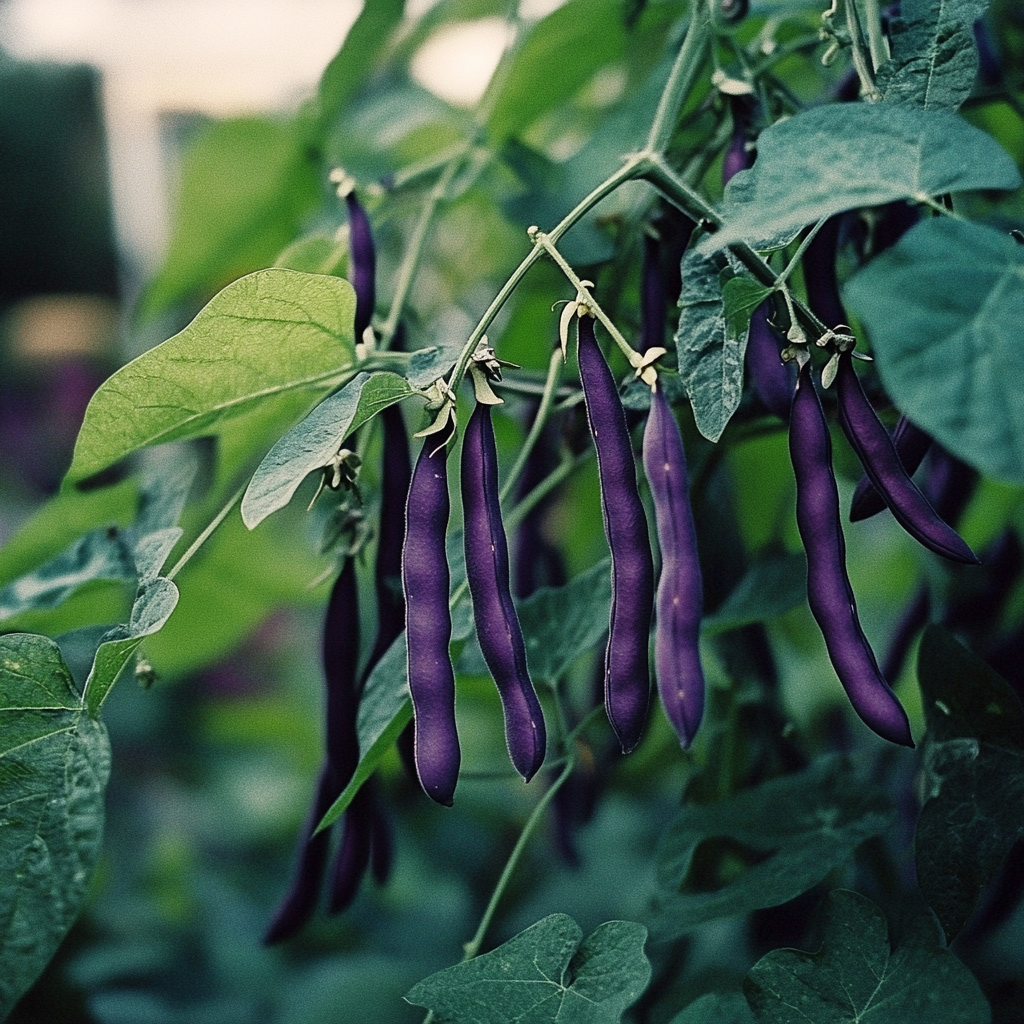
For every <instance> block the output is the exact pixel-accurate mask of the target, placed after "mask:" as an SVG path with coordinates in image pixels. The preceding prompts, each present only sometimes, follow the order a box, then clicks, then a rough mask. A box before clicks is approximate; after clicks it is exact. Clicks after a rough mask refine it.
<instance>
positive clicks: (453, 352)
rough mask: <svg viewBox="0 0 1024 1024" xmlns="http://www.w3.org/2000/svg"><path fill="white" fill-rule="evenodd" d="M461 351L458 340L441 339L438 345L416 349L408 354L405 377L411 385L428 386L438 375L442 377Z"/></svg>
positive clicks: (460, 344) (460, 343)
mask: <svg viewBox="0 0 1024 1024" xmlns="http://www.w3.org/2000/svg"><path fill="white" fill-rule="evenodd" d="M461 351H462V342H460V341H448V342H444V341H442V342H441V344H440V345H432V346H431V347H430V348H421V349H417V350H416V351H415V352H413V353H411V354H410V356H409V369H408V371H407V373H406V378H407V379H408V381H409V383H410V384H412V385H413V387H417V388H426V387H430V385H431V384H433V383H434V381H436V380H437V379H438V377H444V376H445V375H446V374H447V373H448V371H449V370H450V369H451V368H452V367H453V366H454V365H455V361H456V360H457V359H458V358H459V352H461Z"/></svg>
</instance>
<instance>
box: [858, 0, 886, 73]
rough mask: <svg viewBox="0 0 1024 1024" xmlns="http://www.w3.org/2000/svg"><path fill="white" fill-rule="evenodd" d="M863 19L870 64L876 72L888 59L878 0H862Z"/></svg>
mask: <svg viewBox="0 0 1024 1024" xmlns="http://www.w3.org/2000/svg"><path fill="white" fill-rule="evenodd" d="M864 20H865V21H866V22H867V29H868V50H869V51H870V53H871V66H872V69H873V70H874V71H875V72H876V73H877V72H878V69H879V68H880V67H881V66H882V65H883V64H884V63H885V62H886V61H887V60H888V59H889V46H888V43H887V42H886V38H885V35H884V33H883V32H882V12H881V10H880V9H879V6H878V0H864Z"/></svg>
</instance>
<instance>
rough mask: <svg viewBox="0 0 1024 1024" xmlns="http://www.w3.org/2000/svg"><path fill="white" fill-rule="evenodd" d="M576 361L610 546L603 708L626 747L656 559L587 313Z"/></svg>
mask: <svg viewBox="0 0 1024 1024" xmlns="http://www.w3.org/2000/svg"><path fill="white" fill-rule="evenodd" d="M579 367H580V380H581V381H582V383H583V397H584V400H585V404H586V407H587V421H588V422H589V424H590V433H591V435H592V436H593V439H594V447H595V449H596V450H597V469H598V476H599V478H600V485H601V511H602V514H603V516H604V528H605V534H606V535H607V537H608V546H609V548H610V549H611V567H612V568H611V576H612V602H611V617H610V621H609V626H608V647H607V649H606V651H605V674H604V693H605V709H606V711H607V713H608V720H609V721H610V722H611V725H612V728H613V729H614V730H615V735H616V736H617V737H618V740H619V743H620V745H621V746H622V750H623V752H624V753H629V751H631V750H632V749H633V748H634V747H635V746H636V745H637V744H638V743H639V742H640V736H641V735H642V733H643V729H644V723H645V722H646V720H647V707H648V704H649V701H650V667H649V663H648V657H647V644H648V639H649V636H650V631H651V614H652V611H653V607H654V559H653V557H652V555H651V544H650V536H649V534H648V531H647V518H646V516H645V515H644V507H643V504H642V503H641V501H640V492H639V491H638V490H637V483H636V468H635V466H634V462H633V447H632V445H631V444H630V440H629V431H628V429H627V427H626V414H625V410H624V409H623V408H622V402H621V401H620V400H619V393H618V389H617V388H616V386H615V379H614V378H613V377H612V374H611V370H610V369H609V368H608V363H607V362H606V361H605V358H604V355H603V354H602V352H601V349H600V348H599V346H598V344H597V338H596V337H595V335H594V320H593V318H592V317H590V316H584V317H582V318H581V319H580V320H579Z"/></svg>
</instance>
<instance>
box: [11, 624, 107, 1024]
mask: <svg viewBox="0 0 1024 1024" xmlns="http://www.w3.org/2000/svg"><path fill="white" fill-rule="evenodd" d="M109 773H110V746H109V743H108V741H107V731H106V729H105V728H104V726H103V725H102V723H100V722H97V721H95V720H93V719H92V718H90V717H88V715H86V714H84V713H83V708H82V701H81V699H80V698H79V696H78V694H77V693H75V690H74V684H73V683H72V681H71V674H70V672H69V671H68V668H67V666H66V665H65V664H64V660H63V658H62V657H61V654H60V649H59V648H58V647H57V645H56V643H54V642H53V641H52V640H50V639H49V638H47V637H42V636H33V635H30V634H26V633H14V634H11V635H9V636H5V637H2V638H0V820H2V823H3V824H2V827H0V879H2V880H3V881H2V884H0V964H3V970H0V1019H3V1018H5V1017H6V1016H7V1014H8V1013H9V1012H10V1010H11V1008H12V1007H13V1006H14V1004H15V1003H16V1002H17V1001H18V999H20V998H21V996H22V995H23V994H24V993H25V991H26V990H27V989H28V988H29V987H30V986H31V985H32V983H33V982H34V981H35V980H36V978H37V977H38V976H39V974H40V973H41V972H42V970H43V968H44V967H45V966H46V965H47V963H49V961H50V958H51V957H52V956H53V954H54V952H55V951H56V949H57V947H58V946H59V945H60V943H61V941H62V940H63V938H64V936H65V934H66V933H67V931H68V929H69V928H70V927H71V925H72V924H73V923H74V920H75V918H76V917H77V916H78V912H79V910H80V909H81V907H82V903H83V902H84V900H85V897H86V893H87V890H88V886H89V883H90V881H91V879H92V874H93V870H94V869H95V867H96V862H97V860H98V859H99V854H100V843H101V840H102V835H103V794H104V790H105V788H106V784H107V777H108V775H109Z"/></svg>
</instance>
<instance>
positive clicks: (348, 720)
mask: <svg viewBox="0 0 1024 1024" xmlns="http://www.w3.org/2000/svg"><path fill="white" fill-rule="evenodd" d="M322 657H323V668H324V679H325V681H326V684H327V686H326V690H327V714H326V719H327V761H328V764H329V765H330V768H331V773H332V776H333V779H334V782H335V785H336V786H337V787H338V792H337V793H335V794H334V795H335V796H338V794H340V793H341V791H342V789H344V788H345V786H347V785H348V783H349V780H350V779H351V778H352V775H353V773H354V772H355V770H356V766H357V765H358V764H359V740H358V737H357V733H356V715H357V714H358V712H359V691H358V689H357V687H356V666H357V659H358V657H359V605H358V594H357V586H356V567H355V560H354V559H353V558H346V559H345V564H344V566H343V567H342V570H341V572H340V573H339V575H338V578H337V579H336V580H335V581H334V586H333V588H332V589H331V597H330V600H329V601H328V602H327V614H326V616H325V618H324V631H323V642H322Z"/></svg>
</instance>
